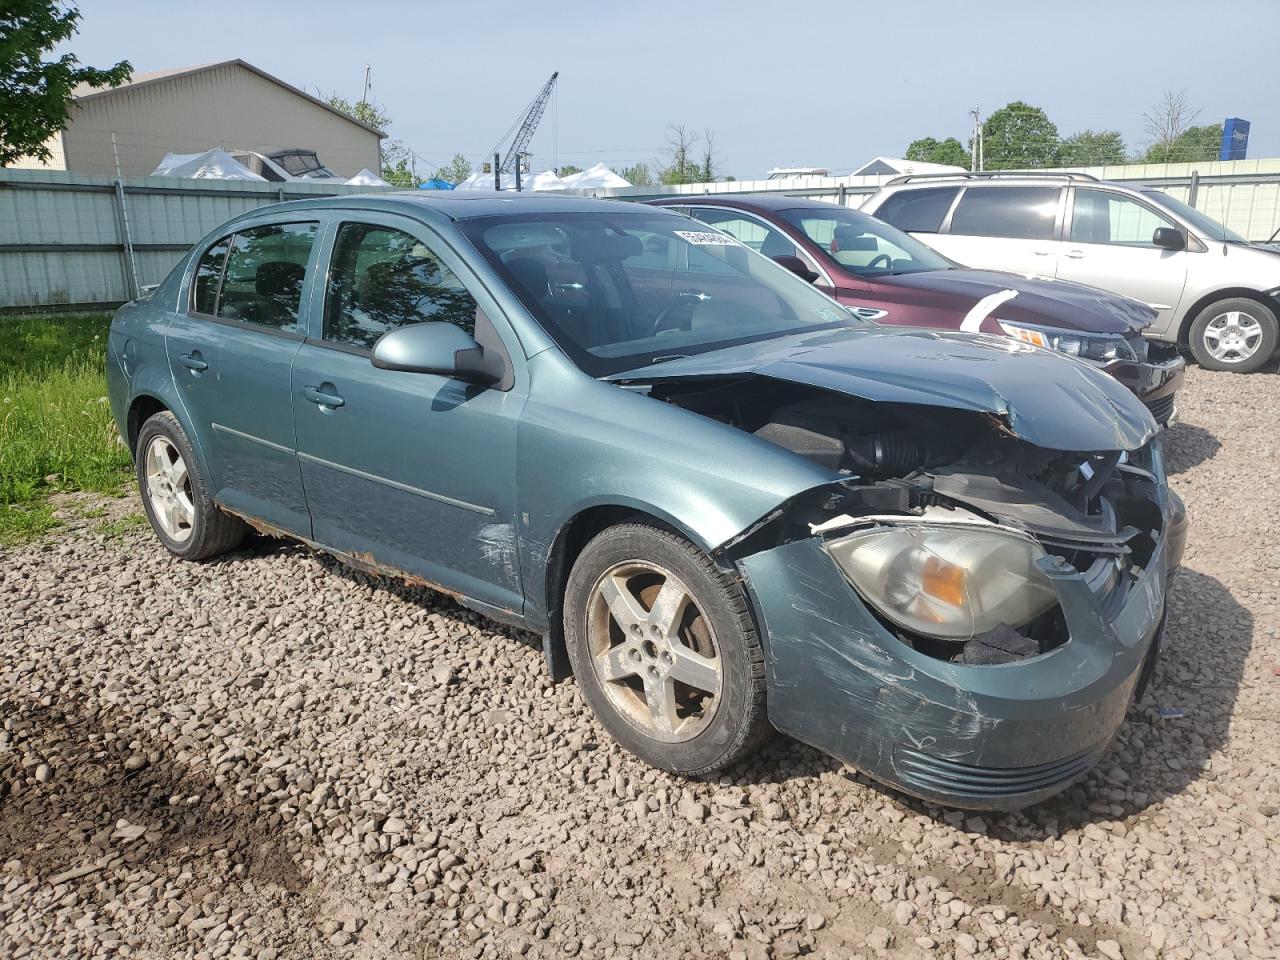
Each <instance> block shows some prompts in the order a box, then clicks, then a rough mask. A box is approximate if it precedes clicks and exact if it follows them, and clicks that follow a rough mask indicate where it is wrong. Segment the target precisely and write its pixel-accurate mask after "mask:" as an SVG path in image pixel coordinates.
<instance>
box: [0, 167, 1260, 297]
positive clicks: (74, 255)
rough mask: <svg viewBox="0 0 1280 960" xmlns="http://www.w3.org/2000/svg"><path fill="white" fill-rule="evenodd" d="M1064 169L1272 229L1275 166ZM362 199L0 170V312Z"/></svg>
mask: <svg viewBox="0 0 1280 960" xmlns="http://www.w3.org/2000/svg"><path fill="white" fill-rule="evenodd" d="M1074 169H1078V170H1080V171H1081V172H1084V173H1091V174H1093V175H1094V176H1097V177H1099V178H1100V179H1106V180H1120V181H1127V182H1138V183H1146V184H1150V185H1152V186H1156V187H1159V188H1160V189H1163V190H1167V191H1168V192H1169V193H1170V194H1172V195H1174V196H1176V197H1178V198H1179V199H1181V200H1185V201H1187V202H1189V203H1191V204H1192V205H1193V206H1195V207H1197V208H1198V209H1200V210H1203V211H1204V212H1205V213H1207V214H1208V215H1209V216H1211V217H1213V218H1214V219H1216V220H1220V221H1222V222H1223V223H1225V224H1226V225H1227V226H1228V227H1230V228H1231V229H1232V230H1234V231H1236V232H1237V233H1239V234H1241V235H1242V236H1244V237H1245V238H1247V239H1249V240H1266V239H1269V238H1270V237H1271V235H1272V234H1273V233H1274V232H1275V231H1276V230H1277V228H1280V159H1271V160H1235V161H1230V162H1216V161H1215V162H1211V163H1196V164H1190V163H1179V164H1160V165H1153V164H1145V165H1143V164H1128V165H1123V166H1110V167H1085V168H1074ZM889 179H890V178H889V177H883V176H880V177H794V178H789V179H786V180H736V181H725V182H720V183H695V184H684V185H681V186H675V187H623V188H617V189H607V190H595V191H582V192H583V193H586V194H587V195H592V196H602V197H614V198H617V199H624V200H642V199H646V198H650V197H656V196H670V195H673V194H675V195H684V194H706V193H760V192H764V193H782V194H786V195H791V196H809V197H814V198H817V199H824V200H829V201H832V202H835V203H844V204H847V205H849V206H858V205H860V204H861V203H862V201H863V200H864V199H866V197H868V196H870V195H871V194H872V193H874V192H875V191H876V190H877V189H879V188H880V186H882V185H883V184H884V183H885V182H886V181H887V180H889ZM368 192H371V190H370V188H369V187H348V186H343V185H337V186H333V185H329V184H307V183H287V184H277V183H252V182H245V181H221V180H181V179H172V178H166V177H140V178H136V179H125V180H115V179H112V178H107V177H86V176H79V175H76V174H69V173H63V172H52V171H34V170H0V312H13V311H20V310H32V309H45V308H54V309H69V308H82V309H91V308H99V309H101V308H106V307H111V306H114V305H116V304H119V303H122V302H124V301H125V300H128V299H129V298H131V297H133V296H135V295H136V294H137V291H138V287H139V286H142V285H146V284H152V283H158V282H159V281H160V280H162V279H163V278H164V276H165V275H166V274H167V273H168V272H169V270H170V268H171V267H172V266H173V264H174V263H175V262H176V261H177V260H178V258H179V257H180V256H181V255H182V253H183V252H184V251H186V250H187V249H188V248H189V247H190V246H191V244H193V243H195V242H196V241H197V240H199V239H200V238H201V237H203V236H204V235H205V234H206V233H208V232H209V231H210V230H212V229H213V228H214V227H216V226H217V225H218V224H220V223H222V222H223V221H225V220H227V219H230V218H231V217H233V216H235V215H236V214H239V213H243V212H244V211H246V210H251V209H253V208H255V207H259V206H262V205H263V204H267V203H275V202H276V201H278V200H294V199H301V198H304V197H317V196H328V195H334V194H349V193H368Z"/></svg>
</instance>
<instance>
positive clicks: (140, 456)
mask: <svg viewBox="0 0 1280 960" xmlns="http://www.w3.org/2000/svg"><path fill="white" fill-rule="evenodd" d="M134 461H135V466H136V468H137V474H138V489H139V490H140V491H141V493H142V506H143V508H144V509H145V510H146V512H147V519H148V520H150V521H151V528H152V529H153V530H154V531H155V534H156V536H157V537H158V538H159V540H160V542H161V543H162V544H164V546H165V549H167V550H168V551H169V552H170V553H172V554H173V555H174V556H177V557H181V558H182V559H184V560H205V559H208V558H209V557H213V556H217V555H218V554H220V553H226V552H227V551H228V550H233V549H235V548H236V547H237V546H239V544H240V542H241V541H242V540H243V539H244V536H245V532H246V528H245V525H244V522H243V521H242V520H240V518H239V517H233V516H230V515H229V514H226V513H223V512H222V511H221V510H220V509H218V506H217V504H215V503H214V502H213V496H212V495H211V494H210V493H209V485H208V482H207V481H206V479H205V477H204V476H203V474H201V472H200V467H199V464H198V463H197V462H196V458H195V456H194V454H193V452H192V450H191V441H190V440H188V439H187V434H186V431H185V430H183V429H182V424H180V423H179V422H178V418H177V417H175V416H174V415H173V414H172V413H170V412H169V411H168V410H164V411H161V412H160V413H157V414H155V415H154V416H152V417H150V418H148V419H147V421H146V422H145V423H144V424H143V425H142V429H141V430H139V431H138V442H137V447H136V448H135V452H134Z"/></svg>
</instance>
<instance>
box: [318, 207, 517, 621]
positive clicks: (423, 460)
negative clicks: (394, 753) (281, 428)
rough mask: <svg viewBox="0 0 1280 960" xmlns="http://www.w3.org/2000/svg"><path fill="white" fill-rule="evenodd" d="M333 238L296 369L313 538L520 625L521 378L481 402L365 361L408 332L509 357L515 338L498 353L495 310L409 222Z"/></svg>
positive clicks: (366, 220)
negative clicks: (421, 326) (471, 342)
mask: <svg viewBox="0 0 1280 960" xmlns="http://www.w3.org/2000/svg"><path fill="white" fill-rule="evenodd" d="M333 237H334V239H333V241H332V252H331V253H330V254H329V258H328V270H327V280H326V285H325V289H324V302H323V310H322V312H321V314H320V315H318V316H317V317H316V318H315V320H314V321H313V325H312V327H311V329H310V333H311V337H310V338H309V339H308V340H307V342H306V343H305V344H303V345H302V347H301V350H300V351H299V353H298V356H297V359H296V360H295V362H294V365H293V407H294V411H295V424H296V428H297V443H298V458H299V460H300V462H301V468H302V475H303V480H304V483H305V487H306V494H307V505H308V507H309V508H310V511H311V520H312V531H313V538H314V539H315V540H316V541H318V542H320V543H322V544H324V545H325V546H328V547H332V548H334V549H336V550H339V551H342V552H344V553H347V554H350V555H352V556H354V557H355V558H356V559H362V560H365V561H366V562H369V563H370V564H372V565H374V566H378V567H386V568H391V569H394V570H396V571H402V572H405V573H408V574H411V575H413V576H417V577H421V578H423V579H425V580H427V581H429V582H431V583H433V584H437V585H439V586H441V587H444V588H445V589H448V590H455V591H458V592H460V593H463V594H465V595H467V596H468V597H471V598H474V599H476V600H480V601H482V602H483V603H486V604H488V605H490V606H491V607H493V608H494V609H495V610H497V611H511V612H515V613H519V612H520V611H521V609H522V604H523V601H522V599H521V594H520V585H519V575H518V572H517V556H516V489H515V454H516V428H517V425H518V419H519V415H520V412H521V409H522V408H523V405H524V397H525V391H526V389H527V388H526V384H525V382H524V379H523V369H520V370H518V371H516V376H515V377H514V378H513V381H512V383H510V384H499V385H498V386H496V387H479V386H476V385H473V384H468V383H465V382H463V381H461V380H455V379H452V378H450V377H445V376H437V375H434V374H426V373H408V372H404V371H398V370H381V369H378V368H377V367H375V366H374V365H373V363H372V362H371V360H370V352H371V348H372V347H373V344H374V343H375V342H376V341H377V339H378V338H379V337H380V336H381V335H382V334H383V333H386V332H387V331H389V330H393V329H395V328H397V327H400V326H404V325H406V324H412V323H423V322H428V321H432V322H435V321H443V322H448V323H455V324H457V325H458V326H460V327H462V328H463V329H464V330H466V331H467V332H468V333H471V334H473V335H475V336H476V337H477V338H478V339H480V341H481V343H482V344H483V345H484V347H485V349H496V350H501V351H504V352H505V353H506V355H507V356H508V357H512V356H516V355H517V354H516V353H515V350H516V349H517V348H518V345H517V344H516V343H515V340H514V336H513V335H512V334H511V333H510V331H505V335H506V336H507V337H508V340H507V341H505V342H504V340H503V339H502V337H503V335H504V334H503V333H501V332H499V330H498V326H497V325H498V324H502V323H505V319H504V318H503V317H502V316H501V314H500V313H499V311H498V308H497V305H496V304H495V303H494V302H493V301H492V299H491V298H490V297H489V296H488V294H487V292H486V291H485V290H484V289H483V287H482V286H481V285H480V284H479V283H478V281H476V280H475V278H474V276H473V275H472V274H471V273H470V272H469V271H468V270H467V269H466V267H465V265H464V264H463V262H462V261H461V259H460V258H458V257H457V255H456V254H455V253H454V252H453V251H452V250H451V249H450V248H449V247H448V246H447V245H446V244H445V243H444V242H443V241H442V240H441V238H440V237H438V236H437V235H436V234H435V233H434V232H433V231H431V230H429V229H428V228H427V227H425V226H424V225H422V224H420V223H418V222H417V221H414V220H409V219H406V218H403V217H396V216H390V215H379V214H375V213H372V212H366V211H361V212H360V213H359V214H358V215H356V214H351V215H350V216H344V218H343V219H342V220H341V221H339V222H337V223H336V224H335V226H334V229H333ZM316 299H317V302H319V297H318V296H317V298H316ZM481 314H483V316H481ZM489 317H493V318H494V320H493V321H492V322H491V321H490V320H489V319H488V318H489ZM504 387H505V389H504Z"/></svg>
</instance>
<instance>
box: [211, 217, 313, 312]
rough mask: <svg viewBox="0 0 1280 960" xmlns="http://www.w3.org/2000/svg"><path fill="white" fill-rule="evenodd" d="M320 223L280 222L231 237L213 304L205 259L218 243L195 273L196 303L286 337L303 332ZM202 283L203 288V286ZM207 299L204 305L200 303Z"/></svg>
mask: <svg viewBox="0 0 1280 960" xmlns="http://www.w3.org/2000/svg"><path fill="white" fill-rule="evenodd" d="M317 226H318V224H315V223H278V224H271V225H269V226H264V227H253V228H251V229H248V230H241V231H240V232H238V233H236V234H235V236H234V237H232V238H231V243H230V247H229V249H228V250H227V251H226V265H225V267H224V269H223V276H222V282H221V285H220V286H219V287H218V289H217V295H216V296H217V299H216V303H211V302H210V300H209V293H208V291H209V289H210V286H211V284H209V283H208V282H207V281H208V276H209V274H205V273H204V270H205V261H206V260H208V261H210V263H209V266H210V269H212V267H213V260H212V259H211V255H212V254H214V253H215V251H216V250H217V249H218V245H215V246H214V248H212V249H210V251H209V252H208V253H206V254H205V256H204V258H202V259H201V263H200V268H199V269H197V271H196V299H197V301H198V309H199V307H200V306H212V307H213V309H211V310H204V309H201V310H200V312H202V313H211V314H212V315H214V316H217V317H221V318H223V319H225V320H236V321H239V322H242V323H253V324H257V325H258V326H263V327H270V328H272V329H274V330H280V331H282V332H284V333H299V332H301V327H300V326H299V323H298V311H299V309H300V307H301V304H302V285H303V282H304V281H305V280H306V273H307V261H308V260H309V259H310V257H311V247H312V246H313V245H314V244H315V239H316V228H317ZM202 283H203V286H202ZM202 298H203V301H204V302H203V303H199V301H201V300H202Z"/></svg>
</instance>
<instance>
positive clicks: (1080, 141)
mask: <svg viewBox="0 0 1280 960" xmlns="http://www.w3.org/2000/svg"><path fill="white" fill-rule="evenodd" d="M1127 157H1128V151H1127V150H1126V149H1125V145H1124V137H1122V136H1120V131H1119V130H1081V131H1080V132H1079V133H1073V134H1072V135H1071V136H1069V137H1067V139H1065V140H1063V141H1062V146H1061V148H1060V150H1059V151H1058V162H1059V163H1060V164H1061V165H1062V166H1064V167H1097V166H1102V165H1103V164H1107V163H1124V162H1125V160H1126V159H1127Z"/></svg>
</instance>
